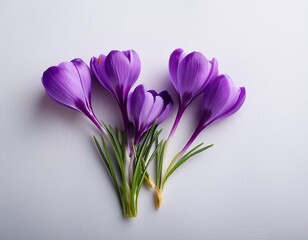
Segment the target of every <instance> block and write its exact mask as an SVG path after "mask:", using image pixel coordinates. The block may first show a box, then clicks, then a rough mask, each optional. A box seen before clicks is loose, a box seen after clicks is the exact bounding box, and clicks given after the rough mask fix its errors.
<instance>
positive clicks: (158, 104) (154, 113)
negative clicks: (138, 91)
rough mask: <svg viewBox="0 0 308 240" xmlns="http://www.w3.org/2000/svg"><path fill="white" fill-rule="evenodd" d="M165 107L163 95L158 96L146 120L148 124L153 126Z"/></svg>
mask: <svg viewBox="0 0 308 240" xmlns="http://www.w3.org/2000/svg"><path fill="white" fill-rule="evenodd" d="M151 95H152V94H151ZM152 97H153V96H152ZM163 109H164V100H163V99H162V97H160V96H156V97H155V101H154V104H153V106H152V108H151V111H150V114H149V115H148V118H147V120H146V124H147V125H149V126H151V125H152V124H153V123H154V122H155V120H156V119H157V118H158V117H159V116H160V114H161V113H162V112H163Z"/></svg>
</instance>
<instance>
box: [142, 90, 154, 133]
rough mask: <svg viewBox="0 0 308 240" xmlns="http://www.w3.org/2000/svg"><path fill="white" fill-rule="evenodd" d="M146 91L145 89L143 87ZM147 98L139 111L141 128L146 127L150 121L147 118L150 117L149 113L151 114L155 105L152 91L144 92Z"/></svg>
mask: <svg viewBox="0 0 308 240" xmlns="http://www.w3.org/2000/svg"><path fill="white" fill-rule="evenodd" d="M143 90H144V91H145V89H144V88H143ZM144 95H145V98H144V102H143V106H142V109H141V111H140V113H139V128H140V129H142V130H143V129H144V128H146V126H147V124H148V121H147V119H148V118H149V115H150V114H151V111H152V108H153V106H154V97H153V95H152V94H151V93H149V92H146V91H145V93H144Z"/></svg>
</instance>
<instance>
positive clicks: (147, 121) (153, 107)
mask: <svg viewBox="0 0 308 240" xmlns="http://www.w3.org/2000/svg"><path fill="white" fill-rule="evenodd" d="M172 107H173V101H172V98H171V96H170V95H169V94H168V92H167V91H164V92H161V93H160V94H157V92H155V91H154V90H149V91H146V90H145V88H144V86H143V85H139V86H137V87H136V88H135V90H134V91H133V92H132V93H131V94H129V96H128V101H127V112H128V119H129V120H130V122H131V123H132V124H133V125H134V127H135V144H137V143H138V142H139V140H140V137H142V135H143V134H144V133H145V132H146V131H147V130H148V129H149V128H150V127H151V126H152V125H153V124H154V122H155V121H156V120H158V121H157V122H156V123H157V124H159V123H161V122H162V121H163V120H165V119H166V118H167V117H168V116H169V115H170V113H171V110H172Z"/></svg>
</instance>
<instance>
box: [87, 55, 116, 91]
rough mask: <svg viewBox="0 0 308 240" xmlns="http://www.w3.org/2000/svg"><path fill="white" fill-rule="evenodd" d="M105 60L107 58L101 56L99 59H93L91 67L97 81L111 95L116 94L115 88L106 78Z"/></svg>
mask: <svg viewBox="0 0 308 240" xmlns="http://www.w3.org/2000/svg"><path fill="white" fill-rule="evenodd" d="M105 60H106V56H105V55H103V54H101V55H99V57H98V58H96V57H92V58H91V61H90V67H91V70H92V72H93V73H94V75H95V77H96V78H97V80H98V81H99V82H100V83H101V84H102V85H103V86H104V87H105V88H106V89H107V90H108V91H109V92H111V93H113V92H114V86H113V85H111V84H110V81H107V80H106V78H105V77H104V76H105V75H106V74H105Z"/></svg>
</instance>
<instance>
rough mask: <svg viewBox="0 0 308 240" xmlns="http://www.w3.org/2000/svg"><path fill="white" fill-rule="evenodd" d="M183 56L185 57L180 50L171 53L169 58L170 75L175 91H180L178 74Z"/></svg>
mask: <svg viewBox="0 0 308 240" xmlns="http://www.w3.org/2000/svg"><path fill="white" fill-rule="evenodd" d="M183 55H185V54H184V51H183V49H181V48H178V49H175V50H174V51H173V52H172V53H171V55H170V58H169V73H170V78H171V82H172V84H173V86H174V88H175V89H178V81H177V72H178V66H179V63H180V59H181V56H182V57H183Z"/></svg>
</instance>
